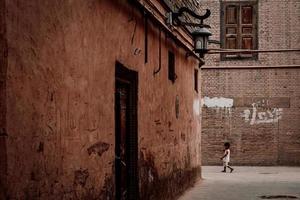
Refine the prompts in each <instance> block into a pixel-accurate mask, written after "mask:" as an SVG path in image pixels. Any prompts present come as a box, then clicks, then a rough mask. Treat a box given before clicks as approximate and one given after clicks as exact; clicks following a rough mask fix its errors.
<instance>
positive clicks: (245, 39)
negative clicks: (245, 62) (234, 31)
mask: <svg viewBox="0 0 300 200" xmlns="http://www.w3.org/2000/svg"><path fill="white" fill-rule="evenodd" d="M240 9H241V28H240V32H241V49H257V46H256V33H257V29H256V6H255V5H254V4H253V3H252V4H251V3H245V4H242V5H241V7H240ZM241 56H242V57H252V56H254V54H241Z"/></svg>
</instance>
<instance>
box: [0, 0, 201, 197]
mask: <svg viewBox="0 0 300 200" xmlns="http://www.w3.org/2000/svg"><path fill="white" fill-rule="evenodd" d="M6 3H7V5H6V9H7V19H6V23H7V42H8V49H9V51H8V58H7V61H8V68H7V76H6V95H7V96H6V108H7V114H6V119H7V123H6V130H7V134H8V137H7V140H6V144H7V152H6V153H7V158H8V160H7V163H6V164H7V166H8V169H7V180H8V182H7V187H8V190H7V194H6V195H7V197H9V198H10V199H113V196H114V167H113V164H114V155H115V154H114V141H115V137H114V134H115V133H114V130H115V128H114V123H115V122H114V90H115V85H114V84H115V62H116V60H118V61H120V62H121V63H122V64H124V65H125V66H127V67H128V68H130V69H132V70H136V71H138V76H139V85H138V90H139V93H138V135H139V162H140V168H139V171H140V190H141V199H174V196H176V195H178V194H179V193H180V192H182V191H183V190H184V189H185V188H187V187H188V186H189V185H190V184H192V183H193V181H194V180H195V179H196V178H197V177H199V176H200V160H201V158H200V134H199V133H200V119H199V110H200V108H199V101H198V100H197V99H199V97H198V94H197V93H196V92H194V88H193V75H194V68H196V67H197V66H198V63H197V61H195V59H194V58H192V57H189V58H186V57H185V51H184V50H183V49H182V48H180V47H179V46H176V45H175V44H174V43H173V41H172V40H171V39H170V38H169V37H166V35H165V34H162V69H161V71H160V72H159V73H158V74H157V75H156V76H153V71H154V69H157V67H158V60H159V59H158V57H159V54H158V52H159V51H158V47H159V45H158V28H157V27H155V28H154V26H153V25H150V27H149V52H148V55H149V58H148V63H146V64H145V63H144V19H143V17H142V14H141V13H140V12H139V11H138V10H137V9H136V8H134V7H133V6H131V5H128V4H127V1H121V0H119V1H98V0H97V1H96V0H88V1H86V0H79V1H53V0H46V1H42V2H41V1H37V0H32V1H17V0H9V1H6ZM169 49H170V50H173V51H174V53H175V55H176V74H177V76H178V78H177V80H176V82H175V84H172V83H171V81H169V80H168V73H167V55H168V50H169ZM1 92H2V91H1ZM1 94H2V93H1ZM177 95H178V98H179V102H180V108H179V110H180V113H179V118H178V119H176V117H175V99H176V96H177ZM1 103H2V102H1ZM89 148H93V149H90V154H89V153H88V149H89ZM1 151H2V149H1ZM1 153H2V152H1Z"/></svg>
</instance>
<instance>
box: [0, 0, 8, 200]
mask: <svg viewBox="0 0 300 200" xmlns="http://www.w3.org/2000/svg"><path fill="white" fill-rule="evenodd" d="M5 11H6V9H5V1H4V0H1V1H0V199H3V198H5V195H6V194H5V193H6V173H7V150H6V139H7V133H6V70H7V40H6V21H5Z"/></svg>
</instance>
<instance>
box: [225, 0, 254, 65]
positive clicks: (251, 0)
mask: <svg viewBox="0 0 300 200" xmlns="http://www.w3.org/2000/svg"><path fill="white" fill-rule="evenodd" d="M230 4H232V5H236V6H238V7H239V10H238V13H237V14H238V30H237V31H238V34H237V40H238V47H240V48H239V49H242V47H241V40H242V33H241V31H240V29H241V26H242V23H241V21H242V17H241V16H240V13H241V7H242V6H245V5H251V6H252V7H253V12H254V13H253V16H254V18H253V25H252V26H253V29H254V30H253V33H252V37H253V45H254V46H253V50H257V49H258V46H259V35H258V29H259V24H258V20H259V13H258V0H248V1H237V0H232V1H224V0H221V2H220V41H221V48H222V49H225V48H226V21H225V20H226V19H225V17H226V5H230ZM236 49H237V48H236ZM233 50H234V49H233ZM226 55H227V54H226V53H221V55H220V57H221V61H227V60H229V61H230V60H258V53H252V56H241V53H236V55H237V56H231V57H228V56H226Z"/></svg>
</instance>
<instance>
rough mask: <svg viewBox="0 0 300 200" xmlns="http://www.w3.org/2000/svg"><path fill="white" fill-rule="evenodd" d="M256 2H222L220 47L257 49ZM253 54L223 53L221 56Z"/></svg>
mask: <svg viewBox="0 0 300 200" xmlns="http://www.w3.org/2000/svg"><path fill="white" fill-rule="evenodd" d="M256 10H257V2H256V1H250V2H223V3H222V15H221V24H222V26H221V28H222V29H221V33H222V48H225V49H257V42H256V41H257V38H256V37H257V28H256V26H257V25H256V24H257V17H256V16H257V14H256V12H257V11H256ZM253 56H254V54H237V53H235V54H229V53H228V54H223V56H222V58H241V57H253Z"/></svg>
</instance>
